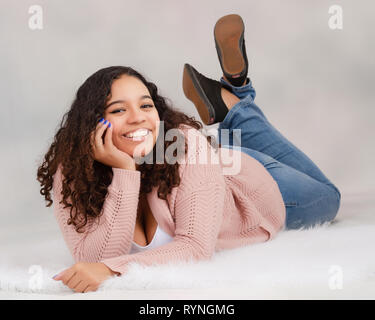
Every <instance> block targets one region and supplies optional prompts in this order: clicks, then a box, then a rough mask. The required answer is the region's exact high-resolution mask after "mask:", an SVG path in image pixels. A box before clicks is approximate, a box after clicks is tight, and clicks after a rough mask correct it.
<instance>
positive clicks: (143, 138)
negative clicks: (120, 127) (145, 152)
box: [122, 131, 152, 142]
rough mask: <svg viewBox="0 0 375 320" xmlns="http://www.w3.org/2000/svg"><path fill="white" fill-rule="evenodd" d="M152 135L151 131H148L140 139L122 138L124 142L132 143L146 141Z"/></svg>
mask: <svg viewBox="0 0 375 320" xmlns="http://www.w3.org/2000/svg"><path fill="white" fill-rule="evenodd" d="M151 133H152V131H149V132H148V133H147V134H146V135H145V136H141V137H133V138H128V137H126V136H124V135H123V136H122V137H123V138H124V139H125V140H128V141H132V142H142V141H145V140H146V139H147V137H148V136H149V135H150V134H151Z"/></svg>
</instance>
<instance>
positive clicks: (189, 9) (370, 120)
mask: <svg viewBox="0 0 375 320" xmlns="http://www.w3.org/2000/svg"><path fill="white" fill-rule="evenodd" d="M35 4H37V5H40V6H41V7H42V9H43V29H42V30H31V29H30V28H29V24H28V21H29V18H30V16H31V14H30V13H29V12H28V10H29V7H30V6H31V5H35ZM335 4H339V5H341V6H342V8H343V29H342V30H332V29H330V28H329V26H328V20H329V18H330V16H331V15H330V14H329V13H328V10H329V7H330V6H331V5H335ZM374 10H375V3H374V2H373V1H370V0H368V1H365V0H362V1H355V2H354V1H326V0H319V1H297V0H283V1H276V0H274V1H238V0H237V1H236V0H232V1H222V0H216V1H197V0H194V1H171V0H164V1H163V0H158V1H115V0H110V1H89V0H81V1H42V0H38V1H24V0H17V1H10V0H1V1H0V58H1V59H0V72H1V77H0V96H1V110H2V111H3V116H2V125H1V126H0V139H1V158H0V172H1V173H0V174H1V184H0V197H1V209H0V219H1V224H0V245H1V247H2V249H4V248H6V246H7V244H10V243H12V244H14V243H16V242H19V243H22V242H25V241H27V240H28V239H33V240H35V239H38V238H40V239H45V240H46V241H48V239H56V238H57V237H61V234H60V231H59V229H58V226H57V223H56V221H55V219H54V216H53V209H52V207H50V208H46V207H45V201H44V198H43V197H42V196H41V195H40V193H39V190H40V186H39V183H38V182H37V180H36V172H37V167H38V166H39V165H40V164H41V162H42V160H43V156H44V154H45V153H46V151H47V150H48V147H49V145H50V144H51V142H52V139H53V137H54V135H55V133H56V130H57V128H58V125H59V123H60V121H61V118H62V116H63V114H64V113H65V112H66V111H67V110H68V109H69V107H70V104H71V103H72V101H73V99H74V96H75V93H76V91H77V89H78V87H79V86H80V85H81V84H82V83H83V82H84V81H85V80H86V79H87V78H88V77H89V76H90V75H91V74H92V73H94V72H95V71H97V70H98V69H100V68H103V67H107V66H111V65H126V66H131V67H134V68H135V69H136V70H138V71H139V72H141V73H142V74H143V75H145V76H146V78H147V79H148V80H151V81H153V82H154V83H156V85H157V86H158V88H159V90H160V92H161V93H162V94H163V95H165V96H166V97H168V98H170V100H171V101H172V102H173V104H174V105H175V107H176V108H178V109H180V110H182V111H184V112H185V113H187V114H189V115H193V116H195V117H196V119H198V120H200V118H199V115H198V113H197V111H196V110H195V108H194V106H193V104H192V103H191V102H190V101H189V100H187V99H186V98H185V96H184V94H183V91H182V70H183V65H184V63H190V64H192V65H193V66H194V67H196V68H197V70H198V71H200V72H202V73H203V74H205V75H206V76H208V77H212V78H215V79H219V78H220V76H221V69H220V65H219V62H218V59H217V54H216V50H215V46H214V39H213V26H214V24H215V22H216V20H217V19H218V18H220V17H221V16H223V15H226V14H230V13H237V14H240V15H241V16H242V17H243V20H244V22H245V41H246V46H247V54H248V58H249V63H250V64H249V76H250V78H251V79H252V81H253V84H254V87H255V89H256V91H257V94H256V98H255V103H256V104H257V105H258V106H259V107H260V108H261V109H262V110H263V112H264V113H265V115H266V117H267V118H268V119H269V120H270V122H271V123H272V124H273V125H274V126H275V127H276V128H277V129H278V130H279V131H280V132H281V133H283V134H284V135H285V136H286V137H287V138H288V139H289V140H290V141H291V142H292V143H294V144H295V145H296V146H297V147H299V148H300V149H301V150H303V151H304V152H305V153H306V154H307V155H308V156H309V157H310V158H311V159H312V160H313V161H314V162H315V163H316V164H317V165H318V166H319V167H320V168H321V169H322V171H323V172H324V173H325V174H326V175H327V177H328V178H329V179H330V180H331V181H332V182H333V183H334V184H335V185H336V186H337V187H338V188H339V189H340V191H341V193H342V197H343V198H345V197H346V196H347V195H352V194H357V193H366V194H369V193H374V191H375V182H374V181H375V171H374V166H373V159H374V155H375V151H374V140H375V130H374V117H375V110H374V103H373V101H374V96H375V90H374V83H375V76H374V69H375V65H374V58H373V57H374V56H375V50H374V49H375V45H374V30H375V22H374V19H373V17H374ZM339 214H340V213H339ZM4 258H5V259H6V257H4V256H2V257H1V259H4Z"/></svg>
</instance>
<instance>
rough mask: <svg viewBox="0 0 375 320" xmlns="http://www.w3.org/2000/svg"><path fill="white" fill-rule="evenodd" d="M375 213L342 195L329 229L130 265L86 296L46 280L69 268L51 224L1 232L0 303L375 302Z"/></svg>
mask: <svg viewBox="0 0 375 320" xmlns="http://www.w3.org/2000/svg"><path fill="white" fill-rule="evenodd" d="M374 211H375V197H374V195H373V194H368V195H363V194H362V195H361V194H357V195H355V194H352V195H343V197H342V205H341V208H340V212H339V214H338V217H337V219H336V221H335V222H334V223H332V224H329V225H325V226H321V227H317V228H313V229H310V230H302V231H283V232H281V233H280V234H279V235H278V236H277V237H276V238H275V239H274V240H273V241H270V242H266V243H260V244H256V245H250V246H247V247H242V248H237V249H233V250H227V251H222V252H218V253H216V255H215V256H214V258H213V259H212V260H211V261H203V262H197V263H191V264H186V263H176V264H170V265H159V266H150V267H144V266H141V265H137V264H133V265H132V267H131V268H130V270H129V272H128V273H127V274H126V275H123V276H121V277H117V278H113V279H109V280H107V281H105V282H104V283H103V284H102V286H101V287H100V288H99V290H98V291H97V292H92V293H87V294H80V293H73V292H72V291H71V290H70V289H69V288H67V287H65V286H64V285H63V284H61V282H56V281H54V280H52V279H51V277H52V276H53V275H55V274H56V273H58V272H59V271H61V270H63V269H65V268H67V267H70V266H71V265H72V264H73V263H74V262H73V260H72V258H71V257H70V254H69V252H68V250H67V248H66V247H65V243H64V242H63V240H62V238H61V235H60V233H59V230H58V229H57V228H56V229H54V228H53V227H51V223H50V222H49V223H48V224H46V225H44V226H43V225H39V226H38V227H37V226H28V227H29V228H28V235H29V236H30V238H29V239H28V240H27V241H25V240H24V239H25V238H22V239H23V240H20V237H18V235H19V234H20V232H23V233H24V234H25V228H23V229H20V230H17V229H12V230H7V231H6V230H2V241H1V245H0V250H1V262H0V289H1V291H0V298H2V299H7V298H11V299H29V298H31V299H375V250H374V249H375V212H374ZM20 228H21V227H20ZM4 235H6V236H4ZM4 240H5V241H4Z"/></svg>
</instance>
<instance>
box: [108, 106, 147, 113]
mask: <svg viewBox="0 0 375 320" xmlns="http://www.w3.org/2000/svg"><path fill="white" fill-rule="evenodd" d="M141 107H142V108H143V107H146V109H148V108H153V107H154V106H153V105H152V104H143V105H142V106H141ZM120 111H125V109H122V108H121V109H116V110H113V111H111V112H110V113H118V112H120Z"/></svg>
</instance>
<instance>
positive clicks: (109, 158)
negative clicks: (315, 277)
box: [38, 15, 340, 292]
mask: <svg viewBox="0 0 375 320" xmlns="http://www.w3.org/2000/svg"><path fill="white" fill-rule="evenodd" d="M214 36H215V44H216V49H217V52H218V57H219V61H220V65H221V68H222V70H223V77H222V78H221V80H220V82H219V81H215V80H212V79H209V78H207V77H205V76H203V75H202V74H200V73H199V72H198V71H196V70H195V69H194V68H193V67H192V66H190V65H188V64H186V65H185V67H184V74H183V89H184V93H185V95H186V96H187V98H189V99H190V100H191V101H192V102H193V103H194V105H195V106H196V108H197V110H198V112H199V115H200V117H201V118H202V121H203V122H204V123H205V124H206V125H210V124H213V123H220V125H219V142H220V143H221V144H220V147H219V148H216V147H215V146H214V145H212V143H211V140H210V139H209V138H206V137H205V136H204V135H203V134H202V133H201V132H200V131H199V130H200V129H201V128H202V124H201V123H200V122H198V121H196V120H194V118H191V117H188V116H187V115H185V114H184V113H182V112H179V111H177V110H175V109H173V108H172V107H171V106H170V105H169V104H168V103H167V102H166V99H165V98H163V97H162V96H160V95H159V94H158V90H157V87H156V86H155V85H154V84H153V83H151V82H148V81H147V80H146V79H145V78H144V77H143V76H142V75H140V74H139V73H138V72H136V71H135V70H133V69H132V68H128V67H121V66H117V67H108V68H104V69H101V70H99V71H97V72H95V73H94V74H93V75H92V76H90V77H89V78H88V79H87V80H86V81H85V82H84V83H83V85H82V86H81V87H80V88H79V90H78V92H77V96H76V98H75V100H74V102H73V104H72V106H71V109H70V110H69V112H67V114H66V115H65V116H64V117H63V120H62V122H61V124H60V129H59V130H58V132H57V134H56V136H55V138H54V141H53V143H52V145H51V146H50V148H49V150H48V152H47V154H46V155H45V158H44V162H43V164H42V165H41V166H40V167H39V169H38V181H40V183H41V185H42V188H41V194H42V195H44V197H45V199H46V200H47V201H49V203H48V204H47V206H50V205H51V204H52V203H53V201H52V200H51V195H50V191H51V189H53V195H54V202H55V205H54V213H55V216H56V219H57V221H58V223H59V226H60V228H61V231H62V234H63V237H64V239H65V241H66V243H67V246H68V247H69V249H70V251H71V253H72V255H73V257H74V260H75V261H76V263H75V264H74V265H73V266H72V267H70V268H68V269H66V270H63V271H62V272H60V273H59V274H58V275H56V276H55V277H54V279H55V280H59V281H60V280H61V281H62V282H63V283H64V284H65V285H67V286H68V287H69V288H71V289H73V290H74V291H76V292H88V291H94V290H96V289H97V288H98V287H99V285H100V284H101V283H102V282H103V281H104V280H105V279H107V278H108V277H109V276H113V275H120V274H124V273H126V271H127V269H128V267H129V264H130V263H132V262H136V263H141V264H144V265H151V264H153V263H157V264H158V263H168V262H172V261H189V260H194V261H196V260H201V259H209V258H211V257H212V255H213V254H214V252H215V251H218V250H223V249H229V248H235V247H239V246H244V245H248V244H251V243H257V242H264V241H267V240H269V239H273V238H274V237H275V235H276V234H277V233H278V232H279V231H280V230H282V229H284V228H285V229H291V228H306V227H310V226H313V225H316V224H321V223H324V222H328V221H331V220H333V219H334V217H335V216H336V214H337V211H338V209H339V206H340V192H339V191H338V189H337V188H336V187H335V186H334V185H333V184H332V183H331V182H330V181H329V180H328V179H327V178H326V177H325V175H324V174H323V173H322V172H321V171H320V170H319V168H318V167H317V166H316V165H315V164H314V163H313V162H312V161H311V160H310V159H309V158H308V157H307V156H306V155H305V154H304V153H303V152H302V151H300V150H299V149H298V148H296V147H295V146H294V145H293V144H292V143H291V142H289V141H288V140H287V139H286V138H285V137H283V136H282V135H281V134H280V133H279V132H278V131H277V130H276V129H275V128H274V127H273V126H272V125H271V124H270V122H269V121H268V120H267V119H266V117H265V115H264V114H263V112H262V111H261V110H260V109H259V107H258V106H256V105H255V103H254V98H255V90H254V88H253V86H252V83H251V81H250V79H249V78H248V77H247V73H248V61H247V57H246V50H245V41H244V25H243V21H242V19H241V17H239V16H238V15H228V16H224V17H222V18H221V19H219V20H218V22H217V23H216V25H215V29H214ZM161 124H163V126H162V125H161ZM223 129H227V132H229V137H228V143H227V144H225V143H222V142H223V141H222V137H223V136H222V135H221V134H220V132H221V131H222V130H223ZM235 129H240V130H241V135H240V137H239V136H238V135H235V134H234V133H235ZM171 130H177V132H178V133H179V134H177V135H176V136H175V137H176V138H177V140H179V139H180V138H182V141H183V144H181V143H180V144H177V145H179V146H181V145H183V146H184V147H186V148H185V149H184V152H183V153H182V157H180V158H178V161H170V160H171V159H172V158H173V156H174V155H175V153H173V155H172V156H171V155H169V156H167V150H168V148H169V147H172V144H174V143H177V142H175V141H174V140H173V141H172V140H171V139H166V135H167V134H168V132H170V131H171ZM223 131H224V130H223ZM174 132H176V131H174ZM197 140H198V144H197ZM179 141H181V140H179ZM158 146H159V147H160V146H162V147H164V150H165V153H164V154H162V156H163V157H162V161H155V160H156V157H157V155H156V153H157V151H158V150H159V149H158ZM179 150H180V149H179ZM224 150H226V152H227V153H226V154H229V155H231V156H232V158H233V156H237V159H239V160H240V162H241V165H240V168H239V170H238V171H237V172H236V173H235V174H232V173H229V174H224V168H225V164H224V162H223V160H222V159H223V157H222V155H223V154H224ZM208 154H210V155H217V157H216V158H215V156H214V157H212V158H209V159H211V160H209V161H199V159H202V158H203V159H206V160H207V157H206V158H205V156H207V155H208ZM150 155H152V159H154V161H153V162H151V163H147V162H143V163H142V162H140V161H138V160H140V159H145V158H146V157H149V156H150ZM218 158H219V161H212V159H215V160H217V159H218ZM197 159H198V161H197ZM159 160H160V159H159ZM180 160H183V161H180Z"/></svg>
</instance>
